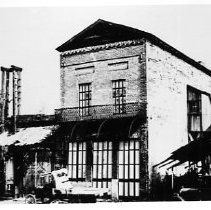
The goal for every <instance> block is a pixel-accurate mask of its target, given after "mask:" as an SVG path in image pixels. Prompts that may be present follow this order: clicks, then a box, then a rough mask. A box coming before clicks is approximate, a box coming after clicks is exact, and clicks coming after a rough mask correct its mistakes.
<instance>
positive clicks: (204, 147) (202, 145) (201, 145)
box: [154, 137, 211, 168]
mask: <svg viewBox="0 0 211 210" xmlns="http://www.w3.org/2000/svg"><path fill="white" fill-rule="evenodd" d="M210 154H211V138H210V137H209V138H200V139H197V140H194V141H191V142H189V143H188V144H186V145H184V146H182V147H180V148H179V149H177V150H175V151H174V152H172V153H171V156H170V157H168V158H167V159H166V160H164V161H162V162H160V163H159V164H157V165H155V166H154V167H157V166H158V167H159V168H161V167H163V166H166V165H168V164H170V163H172V162H174V161H178V162H177V163H176V164H175V165H173V166H171V167H176V166H179V165H181V164H183V163H185V162H187V161H189V162H193V163H197V162H199V161H201V160H203V159H204V158H205V157H206V156H208V155H210Z"/></svg>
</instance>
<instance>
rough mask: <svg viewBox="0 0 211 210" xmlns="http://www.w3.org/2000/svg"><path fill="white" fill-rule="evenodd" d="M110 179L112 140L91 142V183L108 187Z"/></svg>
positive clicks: (99, 186) (100, 186)
mask: <svg viewBox="0 0 211 210" xmlns="http://www.w3.org/2000/svg"><path fill="white" fill-rule="evenodd" d="M111 179H112V142H111V141H103V142H100V141H98V142H93V185H94V187H97V188H109V187H110V186H111Z"/></svg>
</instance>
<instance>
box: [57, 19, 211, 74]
mask: <svg viewBox="0 0 211 210" xmlns="http://www.w3.org/2000/svg"><path fill="white" fill-rule="evenodd" d="M142 38H144V39H146V40H148V41H150V42H151V43H153V44H155V45H157V46H159V47H160V48H162V49H164V50H166V51H168V52H170V53H171V54H173V55H175V56H177V57H178V58H180V59H182V60H184V61H185V62H187V63H189V64H191V65H193V66H194V67H196V68H198V69H200V70H202V71H203V72H205V73H206V74H208V75H210V76H211V71H210V70H209V69H207V68H206V67H204V66H203V65H201V64H200V63H199V62H197V61H195V60H193V59H191V58H190V57H188V56H186V55H185V54H183V53H182V52H180V51H178V50H177V49H175V48H173V47H172V46H170V45H169V44H167V43H166V42H164V41H162V40H161V39H159V38H158V37H156V36H154V35H153V34H150V33H148V32H145V31H141V30H138V29H135V28H132V27H128V26H124V25H120V24H116V23H112V22H108V21H105V20H102V19H98V20H97V21H96V22H94V23H93V24H91V25H90V26H88V27H87V28H85V29H84V30H83V31H81V32H80V33H78V34H77V35H75V36H74V37H72V38H71V39H69V40H68V41H67V42H65V43H64V44H62V45H61V46H59V47H57V48H56V50H57V51H59V52H65V51H69V50H75V49H79V48H85V47H92V46H98V45H105V44H110V43H115V42H121V41H129V40H140V39H142Z"/></svg>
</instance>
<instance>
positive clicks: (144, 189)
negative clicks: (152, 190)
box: [139, 123, 149, 200]
mask: <svg viewBox="0 0 211 210" xmlns="http://www.w3.org/2000/svg"><path fill="white" fill-rule="evenodd" d="M139 190H140V199H141V200H145V199H147V197H148V193H149V173H148V132H147V124H146V123H145V124H144V125H141V128H140V189H139Z"/></svg>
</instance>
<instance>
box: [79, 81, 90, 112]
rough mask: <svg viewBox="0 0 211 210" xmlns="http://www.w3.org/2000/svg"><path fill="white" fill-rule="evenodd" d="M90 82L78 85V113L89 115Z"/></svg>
mask: <svg viewBox="0 0 211 210" xmlns="http://www.w3.org/2000/svg"><path fill="white" fill-rule="evenodd" d="M90 105H91V83H86V84H80V85H79V115H80V116H88V115H90Z"/></svg>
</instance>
